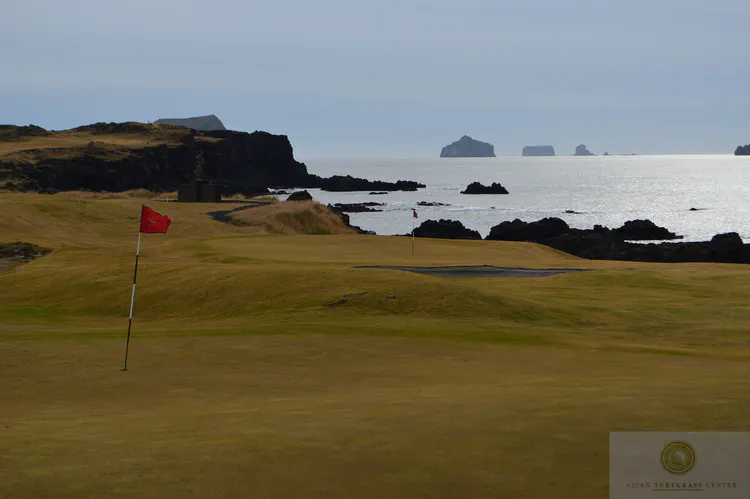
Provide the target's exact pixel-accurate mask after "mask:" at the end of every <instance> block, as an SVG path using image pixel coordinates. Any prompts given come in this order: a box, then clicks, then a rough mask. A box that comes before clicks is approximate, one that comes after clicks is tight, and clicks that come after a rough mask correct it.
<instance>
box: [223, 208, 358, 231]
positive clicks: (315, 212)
mask: <svg viewBox="0 0 750 499" xmlns="http://www.w3.org/2000/svg"><path fill="white" fill-rule="evenodd" d="M231 218H232V223H233V224H235V225H239V226H241V227H247V228H248V229H249V230H250V232H251V233H253V234H284V235H292V234H339V235H341V234H355V233H356V232H355V231H354V230H353V229H351V228H349V227H347V226H346V225H345V224H344V222H343V221H342V220H341V218H340V217H339V216H338V215H336V214H335V213H333V212H332V211H331V210H330V209H328V208H326V207H325V206H322V205H321V204H319V203H315V202H313V201H292V202H284V203H278V202H277V203H272V204H269V205H267V206H259V207H254V208H250V209H247V210H242V211H237V212H235V213H233V214H232V215H231Z"/></svg>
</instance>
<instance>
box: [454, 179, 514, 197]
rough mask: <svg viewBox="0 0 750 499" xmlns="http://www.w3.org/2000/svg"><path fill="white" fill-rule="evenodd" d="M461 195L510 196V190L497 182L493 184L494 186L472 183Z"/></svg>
mask: <svg viewBox="0 0 750 499" xmlns="http://www.w3.org/2000/svg"><path fill="white" fill-rule="evenodd" d="M461 194H508V189H506V188H505V187H503V186H502V185H500V184H498V183H497V182H492V185H482V184H481V183H479V182H472V183H470V184H469V185H468V186H467V187H466V189H464V190H463V191H461Z"/></svg>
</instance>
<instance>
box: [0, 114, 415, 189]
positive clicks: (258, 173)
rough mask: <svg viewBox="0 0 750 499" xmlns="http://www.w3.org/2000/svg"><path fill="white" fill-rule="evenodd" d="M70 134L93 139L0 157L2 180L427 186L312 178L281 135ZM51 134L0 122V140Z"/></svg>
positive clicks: (141, 126)
mask: <svg viewBox="0 0 750 499" xmlns="http://www.w3.org/2000/svg"><path fill="white" fill-rule="evenodd" d="M75 131H78V132H85V133H88V134H90V135H93V136H97V137H96V141H91V142H90V143H87V144H84V145H81V146H80V147H71V148H65V149H64V150H60V149H49V148H48V149H45V148H41V149H31V150H28V151H27V156H28V158H24V159H18V158H13V159H2V158H0V174H1V175H0V183H1V184H0V185H2V184H4V185H5V186H6V188H8V189H13V190H18V191H23V192H25V191H41V190H49V189H55V190H59V191H69V190H88V191H94V192H101V191H106V192H121V191H127V190H131V189H148V190H150V191H156V192H164V191H174V190H177V188H178V186H179V185H181V184H190V183H194V182H196V181H206V182H210V183H213V184H218V185H220V186H221V187H222V193H223V194H224V195H227V196H230V195H233V194H244V195H248V196H250V195H257V194H264V193H265V194H267V193H268V189H269V188H274V189H281V188H290V187H297V188H322V189H325V190H331V191H349V190H351V191H361V190H366V191H391V190H410V191H414V190H417V189H418V188H420V187H425V186H424V185H423V184H419V183H417V182H410V181H403V180H402V181H399V182H395V183H394V182H377V181H374V182H373V181H369V180H366V179H358V178H353V177H351V176H346V177H342V176H335V177H331V178H321V177H319V176H317V175H312V174H310V173H308V171H307V167H306V166H305V165H304V163H300V162H299V161H296V160H295V159H294V152H293V149H292V145H291V144H290V142H289V139H288V138H287V137H286V136H285V135H273V134H270V133H267V132H260V131H256V132H253V133H245V132H234V131H229V130H211V131H199V130H195V129H187V128H182V127H176V126H171V125H158V126H157V125H151V124H146V123H135V122H129V123H95V124H93V125H87V126H82V127H78V128H76V129H75ZM56 133H57V132H47V131H46V130H44V129H42V128H39V127H33V126H32V127H16V126H2V127H0V141H3V140H6V141H10V140H19V139H23V138H25V137H27V136H37V135H49V136H53V135H54V134H56ZM108 134H133V136H134V137H138V138H139V139H140V140H141V141H142V146H141V147H140V148H139V147H134V146H127V147H125V146H122V147H121V146H118V145H116V143H115V141H108V140H107V137H106V135H108ZM165 136H167V137H169V140H170V143H169V144H165V143H162V144H155V145H151V143H150V138H151V137H154V138H155V139H158V140H163V139H164V137H165ZM155 141H156V140H155ZM105 144H106V147H105Z"/></svg>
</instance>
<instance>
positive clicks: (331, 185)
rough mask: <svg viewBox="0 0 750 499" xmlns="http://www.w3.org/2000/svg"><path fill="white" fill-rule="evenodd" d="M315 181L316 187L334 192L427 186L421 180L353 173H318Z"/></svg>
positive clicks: (411, 188)
mask: <svg viewBox="0 0 750 499" xmlns="http://www.w3.org/2000/svg"><path fill="white" fill-rule="evenodd" d="M311 177H313V180H314V182H315V184H316V185H315V187H320V188H321V189H323V190H324V191H333V192H351V191H416V190H417V189H421V188H423V187H426V186H425V185H424V184H420V183H419V182H412V181H410V180H399V181H397V182H382V181H380V180H367V179H364V178H357V177H352V176H351V175H334V176H333V177H330V178H320V177H318V176H317V175H311Z"/></svg>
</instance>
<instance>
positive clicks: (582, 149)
mask: <svg viewBox="0 0 750 499" xmlns="http://www.w3.org/2000/svg"><path fill="white" fill-rule="evenodd" d="M573 156H595V154H594V153H593V152H591V151H589V150H588V149H586V145H585V144H581V145H579V146H577V147H576V152H575V153H573Z"/></svg>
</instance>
